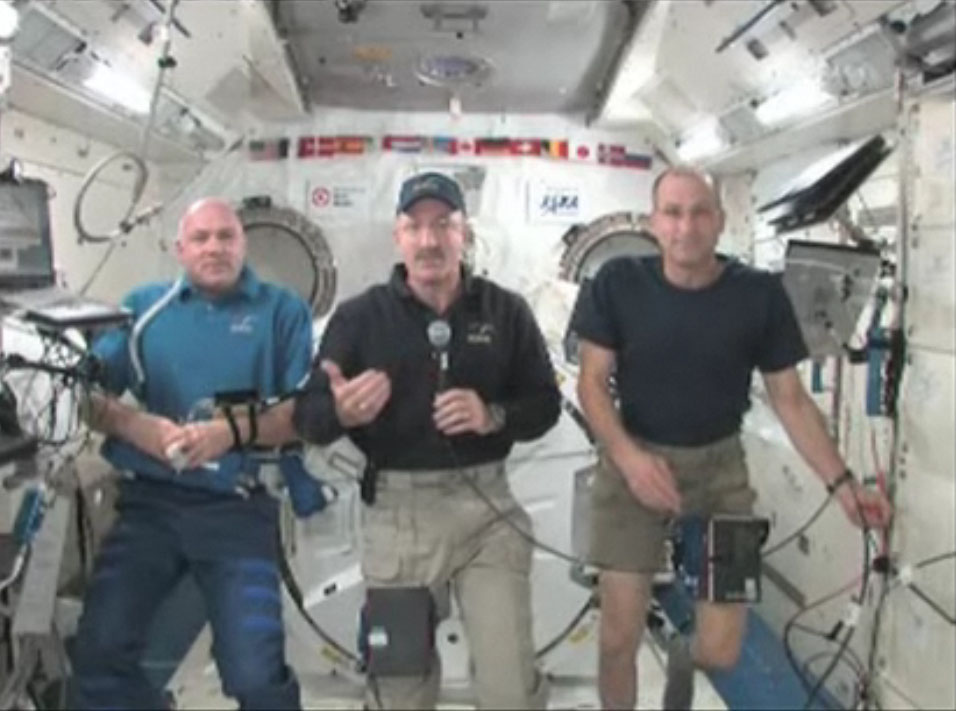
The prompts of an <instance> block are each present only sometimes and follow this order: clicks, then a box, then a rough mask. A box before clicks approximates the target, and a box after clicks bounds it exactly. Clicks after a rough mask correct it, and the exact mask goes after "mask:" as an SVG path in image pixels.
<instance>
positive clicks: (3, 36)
mask: <svg viewBox="0 0 956 711" xmlns="http://www.w3.org/2000/svg"><path fill="white" fill-rule="evenodd" d="M19 26H20V13H19V12H18V11H17V9H16V8H15V7H14V6H13V4H12V3H10V2H9V0H0V42H8V41H10V40H12V39H13V36H14V35H15V34H16V33H17V28H18V27H19Z"/></svg>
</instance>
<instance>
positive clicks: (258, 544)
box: [69, 480, 301, 709]
mask: <svg viewBox="0 0 956 711" xmlns="http://www.w3.org/2000/svg"><path fill="white" fill-rule="evenodd" d="M117 512H118V517H117V520H116V523H115V524H114V526H113V529H112V530H111V531H110V533H109V535H108V536H107V538H106V541H105V542H104V544H103V547H102V549H101V551H100V553H99V555H98V557H97V561H96V565H95V568H94V572H93V578H92V581H91V583H90V587H89V589H88V590H87V593H86V598H85V600H84V606H83V614H82V616H81V618H80V624H79V629H78V631H77V637H76V640H75V642H74V645H73V650H72V652H73V653H72V657H73V659H72V661H73V673H74V678H73V683H72V684H71V699H70V705H69V707H70V708H75V709H106V708H110V709H116V708H122V709H162V708H165V707H166V706H167V702H166V699H165V695H164V691H163V690H162V689H161V688H158V687H157V686H156V685H155V684H153V683H151V682H150V680H149V678H148V677H147V675H146V673H144V669H143V666H142V664H141V661H142V657H143V653H144V650H145V649H146V648H147V643H148V637H149V633H150V629H151V626H152V623H153V620H154V617H155V615H156V612H157V610H158V609H159V608H160V606H161V605H162V603H163V601H164V600H165V599H166V598H167V597H168V596H169V595H170V594H171V593H172V592H173V591H174V590H175V589H176V588H177V587H178V586H179V584H180V582H181V581H182V580H183V578H184V577H185V576H187V575H188V576H191V577H192V578H193V580H194V581H195V583H196V586H197V587H198V589H199V591H200V593H201V596H202V601H203V603H204V605H205V609H206V615H207V618H208V620H209V623H210V625H211V626H212V633H213V647H212V653H213V657H214V658H215V660H216V665H217V667H218V669H219V676H220V678H221V680H222V688H223V692H224V693H225V694H226V695H227V696H230V697H232V698H234V699H236V700H237V701H238V702H239V706H240V708H242V709H299V708H300V707H301V706H300V699H299V686H298V683H297V682H296V680H295V676H294V675H293V673H292V671H291V669H289V667H288V666H287V665H286V662H285V640H284V634H283V627H282V597H281V593H280V581H279V572H278V566H277V556H278V554H279V551H278V545H279V542H278V527H279V522H278V504H277V502H276V501H275V500H274V499H272V498H271V497H270V496H268V495H267V494H266V493H264V492H257V493H255V494H253V495H252V496H250V497H249V498H248V499H242V498H239V497H238V496H237V497H228V496H222V495H216V494H211V493H208V494H207V493H205V492H201V491H191V490H184V489H181V488H178V487H174V486H171V485H167V484H164V483H159V482H150V481H142V480H135V481H128V482H123V483H122V484H121V493H120V499H119V502H118V504H117ZM187 617H189V618H193V619H184V620H181V621H182V622H183V623H184V624H187V625H190V626H194V617H195V616H194V615H191V614H190V615H188V616H187ZM169 624H174V625H175V624H177V620H175V619H173V620H170V621H169ZM187 634H188V631H187ZM180 636H181V635H180Z"/></svg>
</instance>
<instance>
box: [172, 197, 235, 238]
mask: <svg viewBox="0 0 956 711" xmlns="http://www.w3.org/2000/svg"><path fill="white" fill-rule="evenodd" d="M206 213H219V214H220V215H221V216H222V217H224V218H226V219H228V220H232V221H235V223H236V225H237V227H238V228H239V229H240V230H241V229H242V222H240V221H239V215H237V214H236V210H235V208H233V206H232V203H230V202H229V201H228V200H226V199H225V198H221V197H203V198H199V199H198V200H196V201H195V202H193V203H190V205H189V207H187V208H186V211H185V212H184V213H183V216H182V217H181V218H179V228H178V229H177V231H176V239H177V240H178V239H181V238H182V236H183V234H184V233H185V231H186V230H187V229H188V228H189V222H190V220H191V219H192V218H194V217H195V216H196V215H202V214H206Z"/></svg>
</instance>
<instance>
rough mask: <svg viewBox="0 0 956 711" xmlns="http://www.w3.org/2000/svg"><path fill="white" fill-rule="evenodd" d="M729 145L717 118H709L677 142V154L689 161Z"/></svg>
mask: <svg viewBox="0 0 956 711" xmlns="http://www.w3.org/2000/svg"><path fill="white" fill-rule="evenodd" d="M726 145H727V143H726V142H725V141H724V139H723V138H721V136H720V133H719V132H718V129H717V119H708V120H707V121H705V122H704V123H702V124H699V125H698V126H696V127H695V128H694V129H692V130H691V131H689V132H688V133H687V134H686V135H685V136H684V137H683V138H682V139H681V141H680V143H678V144H677V155H678V156H680V159H681V160H682V161H685V162H687V163H689V162H691V161H695V160H699V159H700V158H705V157H707V156H711V155H714V154H715V153H719V152H720V151H721V150H723V148H724V147H725V146H726Z"/></svg>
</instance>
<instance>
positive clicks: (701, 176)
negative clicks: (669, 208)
mask: <svg viewBox="0 0 956 711" xmlns="http://www.w3.org/2000/svg"><path fill="white" fill-rule="evenodd" d="M675 177H682V178H690V179H691V180H697V181H699V182H700V183H701V184H702V185H703V186H705V187H706V188H707V190H708V191H709V192H710V194H711V195H713V198H714V205H715V206H716V207H717V209H718V210H723V207H722V206H721V204H720V190H719V189H718V186H717V183H716V181H715V180H714V178H713V176H712V175H710V174H709V173H707V172H705V171H703V170H700V169H699V168H694V167H693V166H689V165H675V166H671V167H669V168H666V169H664V171H663V172H662V173H661V174H660V175H658V176H657V177H656V178H655V179H654V185H653V186H652V187H651V207H652V208H653V209H654V210H657V208H658V196H659V195H660V188H661V183H663V182H664V181H665V180H668V179H670V178H675Z"/></svg>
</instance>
